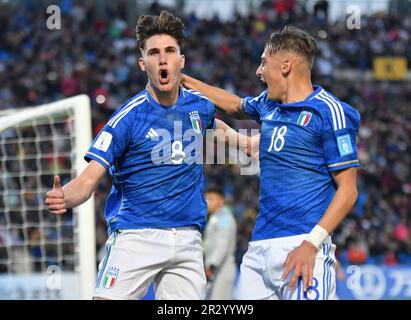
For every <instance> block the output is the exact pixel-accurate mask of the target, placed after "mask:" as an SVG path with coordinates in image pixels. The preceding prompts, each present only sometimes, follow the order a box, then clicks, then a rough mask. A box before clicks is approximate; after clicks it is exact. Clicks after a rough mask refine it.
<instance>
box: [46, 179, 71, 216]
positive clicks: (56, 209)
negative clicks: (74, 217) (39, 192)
mask: <svg viewBox="0 0 411 320" xmlns="http://www.w3.org/2000/svg"><path fill="white" fill-rule="evenodd" d="M45 202H46V204H47V207H48V208H49V210H50V212H51V213H52V214H55V215H60V214H64V213H66V211H67V209H66V203H65V200H64V192H63V188H62V187H61V180H60V177H59V176H54V184H53V189H51V190H50V191H49V192H47V195H46V201H45Z"/></svg>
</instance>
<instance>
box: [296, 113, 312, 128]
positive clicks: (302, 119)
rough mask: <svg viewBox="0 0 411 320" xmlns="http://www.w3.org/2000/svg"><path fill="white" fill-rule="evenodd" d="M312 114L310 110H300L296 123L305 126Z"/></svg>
mask: <svg viewBox="0 0 411 320" xmlns="http://www.w3.org/2000/svg"><path fill="white" fill-rule="evenodd" d="M312 115H313V114H312V112H308V111H302V112H301V113H300V116H299V117H298V119H297V123H298V124H299V125H300V126H304V127H305V126H306V125H307V124H308V123H309V122H310V120H311V117H312Z"/></svg>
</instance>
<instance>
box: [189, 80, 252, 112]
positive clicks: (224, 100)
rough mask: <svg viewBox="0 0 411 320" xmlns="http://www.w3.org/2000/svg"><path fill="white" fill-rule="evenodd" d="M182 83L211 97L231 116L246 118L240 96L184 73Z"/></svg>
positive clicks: (218, 106)
mask: <svg viewBox="0 0 411 320" xmlns="http://www.w3.org/2000/svg"><path fill="white" fill-rule="evenodd" d="M181 84H182V85H183V86H185V87H186V88H188V89H193V90H195V91H198V92H200V93H202V94H203V95H205V96H206V97H207V98H208V99H210V100H211V101H212V102H213V103H214V104H215V105H216V107H217V108H219V109H221V110H223V111H225V112H226V113H228V114H230V115H231V116H233V117H236V118H244V116H245V113H244V111H243V107H242V102H243V100H242V99H241V98H240V97H239V96H237V95H235V94H233V93H230V92H228V91H227V90H224V89H220V88H217V87H214V86H210V85H208V84H206V83H204V82H202V81H200V80H197V79H195V78H193V77H190V76H188V75H186V74H182V76H181Z"/></svg>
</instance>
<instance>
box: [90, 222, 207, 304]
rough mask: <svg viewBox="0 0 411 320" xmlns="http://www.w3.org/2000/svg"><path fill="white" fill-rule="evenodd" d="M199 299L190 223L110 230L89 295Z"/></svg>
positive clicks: (196, 241) (196, 235) (201, 283)
mask: <svg viewBox="0 0 411 320" xmlns="http://www.w3.org/2000/svg"><path fill="white" fill-rule="evenodd" d="M152 281H154V288H155V295H156V299H159V300H163V299H166V300H202V299H204V298H205V293H206V277H205V273H204V264H203V252H202V241H201V234H200V232H199V231H198V229H197V228H195V227H184V228H170V229H132V230H122V231H115V232H113V233H112V234H111V235H110V236H109V238H108V240H107V242H106V254H105V257H104V258H103V260H102V261H101V262H100V264H99V272H98V276H97V283H96V289H95V294H94V297H95V298H102V299H111V300H117V299H122V300H126V299H142V298H143V297H144V296H145V295H146V293H147V290H148V288H149V286H150V284H151V282H152Z"/></svg>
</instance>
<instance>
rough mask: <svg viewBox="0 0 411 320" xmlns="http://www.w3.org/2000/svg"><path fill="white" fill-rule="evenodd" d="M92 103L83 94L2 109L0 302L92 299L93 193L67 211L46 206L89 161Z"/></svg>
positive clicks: (0, 144)
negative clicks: (57, 183) (57, 182)
mask: <svg viewBox="0 0 411 320" xmlns="http://www.w3.org/2000/svg"><path fill="white" fill-rule="evenodd" d="M91 139H92V129H91V113H90V100H89V98H88V96H86V95H80V96H76V97H72V98H68V99H64V100H61V101H57V102H54V103H50V104H46V105H42V106H36V107H31V108H24V109H13V110H6V111H3V112H2V113H0V173H1V174H0V299H91V298H92V296H93V292H94V285H95V279H96V252H95V251H96V239H95V216H94V214H95V213H94V199H93V197H92V198H91V199H89V200H88V201H87V202H85V203H84V204H83V205H81V206H79V207H77V208H75V209H73V210H68V212H67V213H66V214H64V215H62V216H54V215H52V214H51V213H50V212H49V211H48V209H47V206H46V204H45V203H44V200H45V195H46V193H47V191H49V190H50V189H52V187H53V177H54V175H56V174H58V175H60V177H61V179H62V184H65V183H67V182H68V181H69V180H71V179H72V178H74V177H76V176H77V175H78V174H79V173H80V172H81V171H82V170H83V169H84V167H85V166H86V165H87V163H86V161H85V160H84V159H83V156H84V154H85V152H86V151H87V149H88V147H89V145H90V143H91Z"/></svg>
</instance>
